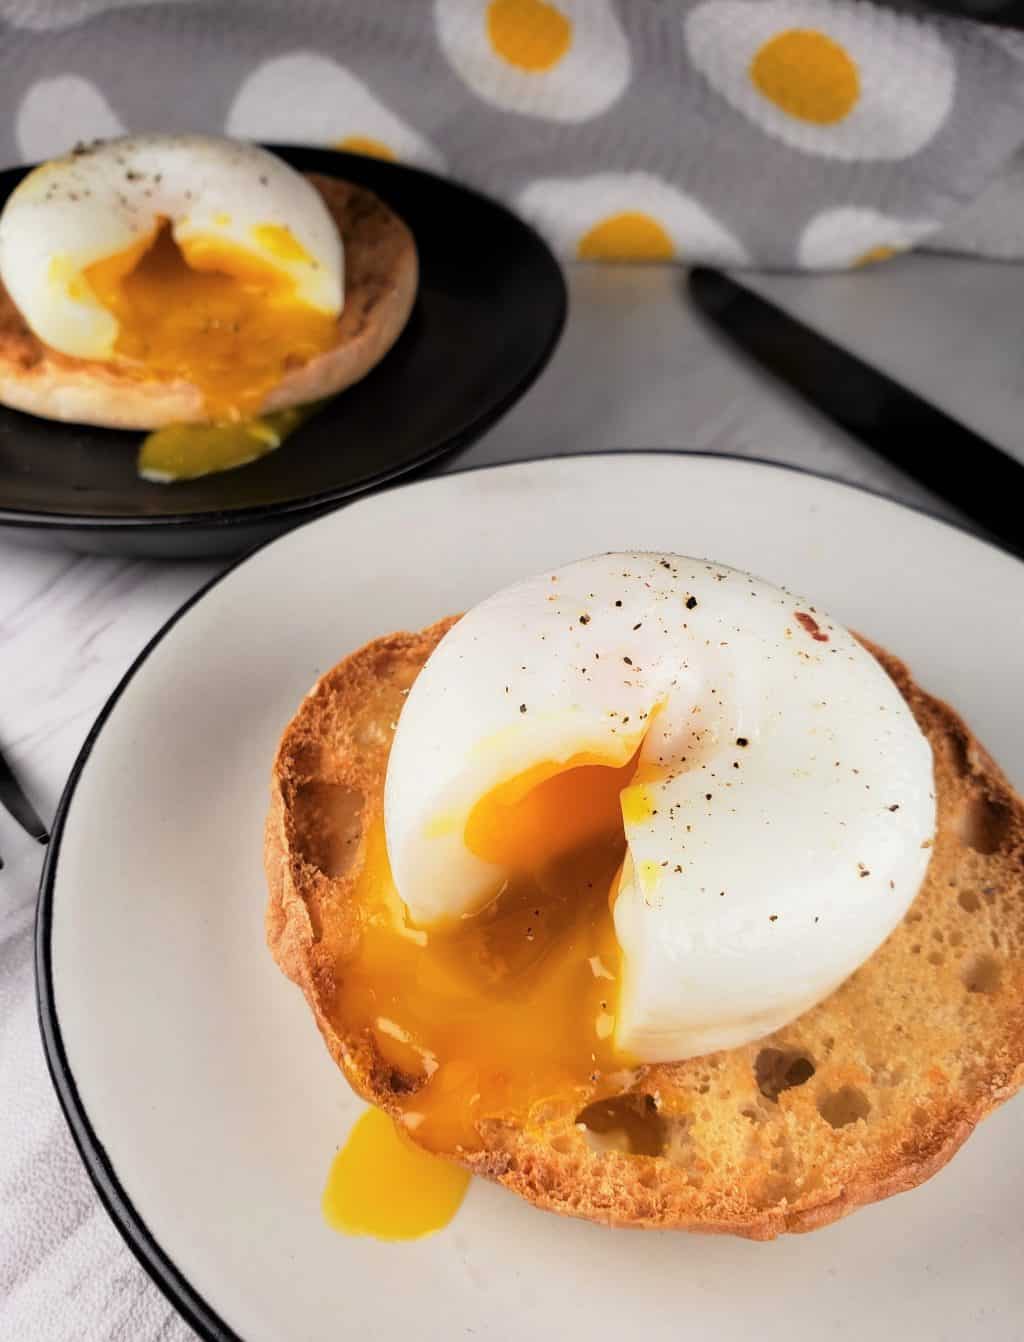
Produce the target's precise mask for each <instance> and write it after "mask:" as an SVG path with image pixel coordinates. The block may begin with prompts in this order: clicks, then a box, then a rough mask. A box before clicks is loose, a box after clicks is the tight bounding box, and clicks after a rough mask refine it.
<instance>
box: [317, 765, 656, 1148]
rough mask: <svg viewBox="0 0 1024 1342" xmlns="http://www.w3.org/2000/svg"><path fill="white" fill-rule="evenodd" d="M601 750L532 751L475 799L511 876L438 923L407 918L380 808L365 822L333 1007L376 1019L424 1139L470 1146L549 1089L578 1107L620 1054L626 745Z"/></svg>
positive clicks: (475, 833) (412, 1123)
mask: <svg viewBox="0 0 1024 1342" xmlns="http://www.w3.org/2000/svg"><path fill="white" fill-rule="evenodd" d="M597 759H598V757H597V756H593V755H579V756H576V757H575V758H574V759H572V760H569V761H567V762H565V763H562V764H541V765H538V766H536V767H535V768H533V769H531V770H529V771H527V772H526V773H525V774H522V775H520V776H519V777H517V778H515V779H512V780H509V781H507V782H505V783H503V784H502V785H500V786H499V787H497V788H495V789H494V790H493V791H492V792H490V793H488V794H487V795H486V796H485V797H483V798H482V799H481V800H480V801H479V802H478V803H477V804H476V806H475V807H474V808H473V810H472V812H471V813H470V816H469V820H468V823H467V825H466V829H465V840H466V844H467V846H468V847H469V848H470V849H471V850H472V851H473V852H474V853H475V854H476V855H477V856H478V857H481V858H483V859H485V860H486V861H490V862H494V863H497V864H500V865H501V866H503V867H504V868H505V870H506V871H507V872H508V880H507V882H506V884H505V885H504V887H503V888H502V890H501V891H500V892H499V893H497V894H496V897H495V898H494V899H493V900H492V901H491V902H490V903H489V904H488V905H487V906H486V908H484V909H483V910H482V911H480V912H479V913H476V914H473V915H472V916H470V917H466V918H462V919H459V920H458V921H457V922H455V923H454V924H453V925H451V926H449V927H446V928H443V929H440V930H434V929H431V930H430V931H429V932H424V931H421V930H417V929H415V928H412V927H409V926H408V925H407V924H406V920H405V916H404V907H403V905H402V904H401V901H400V899H399V897H398V893H397V891H396V889H395V886H394V883H393V881H392V877H391V871H390V868H389V865H388V858H387V849H386V845H385V838H384V827H383V823H382V822H381V821H380V820H378V821H377V822H376V823H375V824H374V825H372V826H371V827H370V830H369V833H368V835H367V840H366V851H365V857H364V862H363V866H362V869H361V872H360V874H359V876H358V878H357V880H358V888H357V891H356V902H357V904H358V906H359V908H360V910H361V913H362V918H363V926H362V933H361V937H360V939H359V944H358V949H357V951H356V953H355V956H354V958H353V960H352V961H351V962H350V963H348V964H346V966H345V970H344V972H343V973H342V974H341V975H340V976H339V978H340V982H339V986H338V988H337V989H336V996H335V1001H334V1005H333V1010H332V1012H331V1014H334V1015H336V1017H337V1018H338V1020H339V1021H344V1022H345V1024H346V1027H347V1028H348V1029H351V1027H352V1026H353V1025H356V1026H357V1027H361V1028H362V1029H363V1030H365V1031H367V1032H369V1033H370V1034H372V1036H373V1038H374V1039H375V1041H376V1044H377V1047H378V1049H379V1050H380V1052H381V1054H382V1055H383V1057H384V1059H385V1061H386V1063H387V1064H388V1065H390V1066H391V1067H393V1068H394V1069H395V1070H396V1072H397V1073H398V1074H399V1083H398V1084H397V1085H395V1086H394V1087H393V1089H395V1090H396V1091H397V1092H402V1091H403V1089H404V1090H405V1092H406V1093H405V1094H404V1095H402V1097H401V1099H400V1105H401V1109H402V1115H401V1117H402V1120H403V1122H404V1123H405V1124H406V1126H407V1127H408V1128H409V1129H410V1131H412V1132H413V1133H414V1135H415V1138H416V1141H417V1142H418V1143H420V1144H421V1145H423V1146H425V1147H427V1148H428V1149H430V1150H434V1151H448V1152H452V1151H456V1150H459V1149H462V1150H467V1151H471V1150H473V1149H474V1148H475V1147H478V1146H479V1144H480V1138H479V1135H478V1129H477V1125H478V1124H479V1123H481V1122H483V1121H486V1120H487V1119H488V1118H489V1117H494V1118H506V1119H507V1118H510V1117H514V1118H516V1119H518V1120H519V1121H521V1122H524V1123H528V1122H529V1116H530V1112H531V1110H532V1109H533V1107H534V1106H535V1105H540V1104H541V1103H543V1102H545V1101H553V1102H556V1103H560V1104H571V1105H575V1106H576V1107H577V1109H578V1108H581V1107H583V1105H585V1104H587V1103H588V1102H590V1101H591V1100H593V1099H594V1098H595V1097H597V1096H599V1095H600V1094H601V1093H602V1089H601V1086H602V1079H603V1078H605V1077H608V1076H609V1074H611V1073H614V1072H615V1071H616V1070H620V1069H621V1068H622V1067H623V1066H624V1065H628V1060H626V1059H623V1058H622V1057H621V1056H620V1055H618V1054H617V1053H616V1051H615V1049H614V1045H613V1035H614V1026H615V1009H616V1002H617V998H618V975H619V950H618V944H617V942H616V939H615V933H614V927H613V924H612V914H611V905H610V900H611V897H612V895H613V892H614V891H615V889H616V888H617V885H618V879H617V878H618V873H619V870H620V869H621V866H622V862H623V858H624V856H625V836H624V832H623V821H622V802H621V800H620V794H621V793H622V792H623V790H624V789H626V788H627V787H628V786H629V784H630V782H631V781H632V779H633V776H634V774H635V772H636V768H637V759H636V756H635V755H634V756H633V758H632V759H630V760H628V761H627V763H625V764H624V765H621V766H615V765H610V764H602V763H598V762H597ZM612 1089H614V1082H613V1081H609V1082H608V1083H607V1090H608V1091H609V1092H610V1091H611V1090H612ZM573 1112H574V1113H575V1112H576V1110H575V1109H574V1111H573Z"/></svg>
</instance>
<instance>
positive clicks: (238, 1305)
mask: <svg viewBox="0 0 1024 1342" xmlns="http://www.w3.org/2000/svg"><path fill="white" fill-rule="evenodd" d="M630 547H635V548H644V549H668V550H677V551H682V552H684V553H690V554H697V555H707V556H713V557H714V558H716V559H719V560H721V561H723V562H725V563H729V564H734V565H738V566H739V567H741V568H749V569H753V570H754V571H755V572H757V573H760V574H762V575H763V576H764V577H766V578H768V579H770V580H771V581H773V582H776V583H783V584H786V585H787V586H790V587H792V588H794V589H796V590H797V591H803V592H804V593H806V594H807V595H808V596H810V597H811V599H813V600H814V601H815V602H817V603H818V604H820V605H822V606H825V607H826V608H827V609H829V610H830V611H831V612H832V613H833V614H834V615H836V616H838V617H839V618H840V619H842V620H843V621H845V622H846V623H847V624H850V625H852V626H854V627H855V628H857V629H860V630H863V631H864V632H865V633H867V634H870V635H871V636H872V637H873V638H877V639H878V640H880V641H881V642H882V643H884V644H887V645H888V646H889V647H891V648H893V649H894V650H895V651H897V652H898V653H899V654H900V655H901V656H903V657H906V658H907V659H908V660H909V662H910V664H911V665H912V667H913V668H914V670H915V672H916V673H917V675H918V676H919V678H920V680H921V681H922V683H923V684H924V685H926V686H927V687H928V688H929V689H930V690H932V691H934V692H936V693H938V694H940V695H942V696H945V697H948V698H949V699H951V700H952V701H953V702H954V703H956V704H957V706H958V707H959V708H960V709H961V710H962V711H963V712H964V714H965V715H966V717H967V718H968V720H969V721H970V722H971V723H972V725H973V726H974V727H975V728H976V729H977V731H978V733H979V734H980V736H981V737H982V739H983V740H984V741H986V742H987V743H988V744H989V745H990V746H991V748H992V749H993V750H994V751H995V753H996V755H997V756H998V757H999V758H1000V760H1001V762H1002V763H1003V765H1004V766H1005V767H1006V768H1007V769H1008V771H1009V772H1010V774H1011V776H1012V777H1013V778H1014V779H1015V780H1016V782H1017V783H1018V785H1019V784H1021V783H1022V782H1024V720H1022V717H1021V713H1020V687H1021V685H1022V684H1024V620H1022V617H1021V611H1022V603H1024V567H1022V566H1021V565H1020V564H1019V563H1018V562H1016V561H1015V560H1013V559H1010V558H1009V557H1008V556H1006V555H1005V554H1003V553H1001V552H999V551H997V550H995V549H992V548H990V547H989V546H987V545H985V544H982V543H981V542H979V541H977V540H974V539H972V538H971V537H969V536H967V535H965V534H963V533H961V532H959V531H956V530H954V529H952V528H950V527H948V526H946V525H944V524H942V523H938V522H935V521H933V520H931V519H929V518H927V517H925V516H923V515H921V514H919V513H915V512H911V511H908V510H907V509H904V508H901V507H899V506H898V505H896V504H893V503H889V502H886V501H884V500H881V499H878V498H876V497H874V496H872V495H870V494H866V493H862V492H859V491H856V490H853V489H849V488H847V487H844V486H842V485H838V484H835V483H832V482H830V481H827V480H822V479H819V478H817V477H814V476H809V475H803V474H799V473H794V472H792V471H788V470H783V469H779V468H777V467H770V466H766V465H761V464H759V463H755V462H750V461H740V460H730V459H722V458H705V457H699V456H660V455H649V454H644V455H636V454H630V455H628V456H626V455H612V456H603V457H576V458H565V459H558V460H551V461H540V462H535V463H529V464H525V465H514V466H506V467H497V468H492V469H488V470H480V471H476V472H470V473H466V474H462V475H453V476H448V477H446V478H442V479H435V480H430V481H427V482H424V483H419V484H413V485H406V486H403V487H401V488H397V489H393V490H390V491H389V492H387V493H383V494H377V495H376V496H374V497H371V498H367V499H364V500H361V501H360V502H358V503H355V504H352V505H351V506H349V507H347V508H345V509H344V510H343V511H341V512H336V513H332V514H330V515H329V516H326V517H323V518H321V519H320V520H319V521H316V522H313V523H311V524H310V525H308V526H305V527H303V528H302V529H300V530H298V531H294V532H292V533H291V534H290V535H287V536H285V537H284V538H283V539H281V540H278V541H276V542H275V543H274V544H272V545H270V546H269V547H267V548H266V549H264V550H261V551H260V552H258V553H257V554H255V555H254V556H252V557H251V558H250V559H248V560H246V561H245V562H244V563H243V564H241V566H240V567H238V568H235V569H234V570H232V571H231V572H230V573H229V574H228V575H227V576H226V577H225V578H223V579H222V580H221V581H219V582H218V583H216V584H215V585H214V586H213V587H211V588H210V589H208V590H207V591H206V592H205V593H204V594H203V595H201V596H200V598H199V599H198V600H196V601H195V602H194V603H193V604H191V605H190V606H189V607H187V608H186V609H185V610H184V612H183V613H181V614H180V615H179V616H178V617H176V618H175V620H173V621H172V622H171V624H170V625H169V626H168V627H167V628H166V629H165V630H164V631H163V633H162V634H161V635H160V636H159V637H158V639H157V640H156V641H155V642H154V643H153V644H152V645H151V646H150V648H149V649H148V650H147V652H146V653H145V654H144V655H143V657H142V658H141V659H140V661H139V662H138V663H137V664H136V666H135V667H134V668H133V670H132V672H131V673H130V674H129V676H128V677H127V678H126V680H125V682H124V683H123V684H122V685H121V687H120V689H119V690H118V691H117V693H116V694H115V695H114V697H113V699H112V701H111V703H110V704H109V705H108V707H107V709H106V710H105V712H104V714H103V716H102V718H101V719H100V722H99V723H98V725H97V728H96V729H95V730H94V732H93V734H92V735H91V737H90V739H89V741H88V743H87V744H86V746H85V749H84V750H83V752H82V757H81V759H80V760H79V763H78V765H77V766H76V770H75V773H74V775H73V777H72V779H71V782H70V783H69V785H68V789H67V792H66V794H65V799H64V802H63V804H62V808H61V814H60V819H59V822H58V825H57V832H56V836H55V841H54V846H53V848H52V851H51V858H50V861H49V864H48V868H47V872H46V874H45V877H44V889H43V893H42V905H41V916H40V922H39V929H40V930H39V941H38V957H39V971H40V1000H41V1007H42V1018H43V1029H44V1037H45V1040H46V1044H47V1051H48V1054H49V1058H50V1063H51V1067H52V1069H53V1071H54V1075H55V1079H56V1082H57V1085H58V1090H59V1092H60V1095H61V1100H62V1102H63V1104H64V1107H65V1110H66V1112H67V1114H68V1117H69V1119H70V1121H71V1123H72V1127H73V1129H74V1131H75V1134H76V1138H77V1140H78V1143H79V1145H80V1147H81V1149H82V1152H83V1155H84V1156H85V1159H86V1162H87V1164H88V1165H89V1168H90V1170H91V1172H92V1175H93V1178H94V1179H95V1181H96V1183H97V1186H98V1188H99V1190H100V1193H101V1195H102V1196H103V1197H104V1200H105V1201H106V1202H107V1205H108V1207H109V1208H110V1209H111V1211H112V1212H113V1215H114V1217H115V1219H116V1220H117V1221H118V1223H119V1225H120V1227H121V1229H122V1230H123V1232H124V1234H125V1236H126V1237H127V1239H128V1241H129V1243H130V1244H131V1245H132V1246H133V1248H134V1249H135V1251H136V1253H137V1254H138V1255H139V1257H140V1258H141V1260H142V1261H143V1263H144V1264H145V1265H146V1266H147V1267H148V1268H149V1270H150V1271H151V1272H152V1273H153V1275H154V1276H155V1277H156V1279H157V1280H158V1282H160V1284H161V1285H162V1286H163V1288H164V1289H165V1290H166V1291H167V1293H168V1295H169V1296H170V1297H171V1298H172V1299H173V1300H174V1301H175V1303H176V1304H177V1305H178V1307H179V1308H180V1309H181V1310H182V1312H183V1313H184V1314H186V1316H187V1317H188V1318H189V1319H190V1320H191V1322H192V1323H193V1324H194V1325H195V1326H196V1327H197V1328H198V1329H199V1331H200V1332H201V1333H203V1334H204V1335H206V1336H209V1337H217V1338H221V1337H230V1336H233V1335H238V1336H240V1337H243V1338H245V1339H247V1340H248V1342H257V1340H258V1339H287V1340H288V1342H298V1340H299V1339H307V1338H308V1339H325V1342H326V1340H329V1342H337V1340H338V1339H339V1338H340V1337H353V1338H358V1339H369V1338H382V1339H402V1342H405V1340H406V1339H409V1338H415V1339H417V1342H422V1340H424V1339H434V1338H437V1339H442V1338H443V1339H453V1338H459V1337H463V1336H464V1335H472V1334H476V1335H477V1336H478V1337H479V1336H482V1337H486V1338H488V1339H516V1340H518V1342H526V1340H527V1339H528V1340H529V1342H535V1339H538V1338H548V1337H551V1338H556V1337H557V1338H560V1339H564V1338H566V1337H579V1338H585V1339H587V1342H603V1340H604V1339H608V1340H609V1342H612V1340H614V1342H622V1339H623V1338H624V1337H628V1336H637V1337H642V1338H643V1339H644V1342H658V1340H659V1339H672V1342H681V1340H683V1339H690V1338H693V1339H705V1338H714V1339H715V1340H716V1342H731V1340H732V1339H747V1338H749V1337H752V1336H756V1337H757V1338H758V1339H759V1342H774V1340H775V1339H778V1340H779V1342H803V1340H804V1339H814V1342H819V1339H821V1338H822V1337H827V1338H846V1337H849V1338H858V1339H861V1338H871V1337H883V1338H890V1337H891V1338H900V1339H916V1338H920V1339H929V1342H933V1340H934V1339H938V1338H950V1339H953V1338H955V1339H957V1342H960V1340H961V1339H963V1338H965V1337H969V1336H972V1335H977V1334H978V1332H979V1331H980V1330H983V1331H984V1336H985V1338H986V1339H987V1342H997V1340H1000V1342H1001V1340H1002V1339H1010V1338H1014V1339H1019V1338H1020V1337H1021V1336H1022V1335H1024V1274H1022V1273H1021V1271H1020V1265H1021V1263H1022V1262H1024V1218H1022V1217H1021V1214H1020V1208H1021V1206H1022V1205H1024V1139H1022V1137H1021V1120H1022V1118H1024V1108H1022V1104H1021V1102H1020V1101H1017V1102H1016V1103H1012V1104H1011V1105H1009V1106H1007V1108H1005V1109H1004V1110H1003V1111H1001V1112H1000V1113H998V1114H996V1115H995V1116H994V1117H993V1118H991V1119H990V1120H989V1121H988V1122H986V1123H985V1124H984V1126H983V1128H982V1130H981V1131H979V1132H978V1133H977V1134H976V1136H975V1137H973V1138H972V1140H971V1141H970V1142H968V1144H967V1146H966V1148H965V1149H964V1151H963V1152H962V1153H961V1154H960V1155H959V1156H957V1158H956V1159H955V1160H954V1161H953V1163H952V1165H951V1166H950V1167H949V1168H948V1169H947V1170H945V1171H944V1172H943V1173H941V1174H940V1175H938V1176H937V1177H936V1178H935V1179H933V1180H932V1181H931V1182H930V1183H928V1184H926V1185H925V1186H924V1187H922V1188H920V1189H918V1190H916V1191H914V1192H912V1193H908V1194H906V1195H904V1196H902V1197H899V1198H896V1199H893V1200H891V1201H889V1202H886V1203H882V1204H880V1205H878V1206H875V1207H871V1208H867V1209H866V1210H864V1211H861V1212H858V1213H857V1214H856V1215H854V1216H853V1217H852V1218H850V1219H848V1220H846V1221H843V1222H841V1223H840V1224H838V1225H836V1226H833V1227H831V1228H830V1229H827V1230H823V1231H819V1232H818V1233H817V1234H814V1235H811V1236H802V1237H789V1238H785V1239H782V1240H779V1241H776V1242H774V1243H771V1244H751V1243H745V1242H741V1241H738V1240H731V1239H725V1238H719V1239H711V1238H702V1237H698V1236H687V1235H674V1234H669V1233H665V1234H643V1235H641V1234H633V1235H630V1234H626V1233H624V1232H621V1231H609V1230H604V1229H601V1228H598V1227H595V1226H591V1225H584V1224H580V1223H575V1222H571V1221H564V1220H561V1219H559V1218H557V1217H554V1216H550V1215H545V1214H544V1213H541V1212H538V1211H534V1210H533V1209H531V1208H529V1207H527V1206H526V1205H525V1204H523V1203H521V1202H520V1201H519V1200H518V1199H517V1198H515V1197H514V1196H512V1195H511V1194H509V1193H505V1192H503V1191H502V1190H501V1189H499V1188H497V1187H494V1186H491V1185H488V1184H485V1183H482V1182H477V1183H475V1184H474V1186H473V1187H472V1188H471V1189H470V1192H469V1196H468V1197H467V1199H466V1202H465V1204H464V1206H463V1208H462V1210H461V1211H460V1213H459V1214H458V1216H457V1217H456V1219H455V1221H454V1222H453V1223H452V1225H451V1226H450V1227H449V1228H448V1229H447V1230H446V1231H444V1232H442V1233H441V1234H439V1235H436V1236H434V1237H432V1238H430V1239H426V1240H422V1241H418V1242H416V1243H413V1244H404V1245H394V1244H381V1243H378V1242H376V1241H372V1240H365V1239H348V1238H344V1237H341V1236H338V1235H336V1234H333V1233H332V1232H331V1231H330V1230H329V1229H327V1227H326V1226H325V1225H324V1223H323V1221H322V1220H321V1218H320V1213H319V1200H320V1194H321V1189H322V1186H323V1183H324V1177H325V1175H326V1173H327V1169H328V1167H329V1165H330V1162H331V1158H332V1156H333V1154H334V1151H335V1150H336V1148H337V1147H338V1145H339V1143H340V1142H341V1141H342V1140H343V1138H344V1135H345V1132H346V1130H347V1128H348V1127H349V1125H350V1123H351V1121H352V1119H353V1116H354V1115H355V1113H356V1111H357V1108H358V1105H357V1103H356V1101H355V1100H354V1099H353V1097H352V1096H351V1094H350V1093H349V1090H348V1087H347V1085H346V1084H345V1082H344V1081H343V1080H342V1078H341V1076H340V1075H339V1074H338V1072H337V1071H336V1070H335V1067H334V1065H333V1063H332V1062H331V1061H330V1059H329V1058H328V1055H327V1052H326V1050H325V1049H324V1047H323V1046H322V1044H321V1042H320V1039H319V1036H318V1035H317V1032H316V1030H315V1029H314V1027H313V1023H312V1020H311V1019H310V1017H309V1013H308V1011H307V1009H306V1006H305V1003H304V1002H303V1000H302V998H301V996H300V994H299V993H298V992H297V990H296V989H295V988H293V987H292V986H291V985H290V984H289V983H287V982H286V981H285V979H284V978H283V977H282V976H281V975H280V973H278V971H277V970H276V969H275V967H274V966H273V964H272V963H271V960H270V956H269V955H268V954H267V952H266V950H265V948H264V942H263V903H264V885H263V873H262V869H261V837H262V835H261V830H262V824H263V817H264V811H265V807H266V801H267V775H268V769H269V765H270V760H271V757H272V754H273V751H274V747H275V745H276V742H277V738H278V735H279V733H280V731H281V728H282V727H283V726H284V724H285V722H286V721H287V720H288V718H289V717H290V716H291V714H292V713H293V712H294V710H295V708H296V705H297V704H298V702H299V700H300V698H301V697H302V695H303V693H304V692H305V691H306V689H307V688H308V687H309V686H310V684H311V683H312V682H313V680H314V679H315V678H316V677H317V676H318V675H319V674H320V673H321V672H322V671H324V670H326V669H327V668H328V667H329V666H331V665H332V663H334V662H335V661H337V660H338V658H340V657H341V656H342V655H343V654H344V653H346V652H349V651H350V650H351V649H353V648H355V647H357V646H358V645H359V644H361V643H363V642H364V641H366V640H367V639H369V638H372V637H373V636H375V635H377V634H381V633H383V632H385V631H388V630H392V629H400V628H417V627H419V626H421V625H424V624H427V623H428V622H430V621H432V620H435V619H437V618H438V617H439V616H441V615H444V614H447V613H448V612H450V611H456V610H460V609H462V608H464V607H465V606H467V605H469V604H470V603H472V602H474V601H476V600H477V599H478V598H480V597H483V596H484V595H485V594H486V593H488V592H490V591H492V590H493V589H494V588H496V587H499V586H501V585H502V584H504V583H506V582H508V581H510V580H511V579H514V578H516V577H519V576H521V575H524V574H527V573H530V572H532V571H535V570H540V569H543V568H545V567H547V566H550V565H555V564H559V563H562V562H564V561H567V560H570V559H574V558H577V557H579V556H582V555H585V554H589V553H592V552H596V551H601V550H608V549H619V548H623V549H624V548H630Z"/></svg>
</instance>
